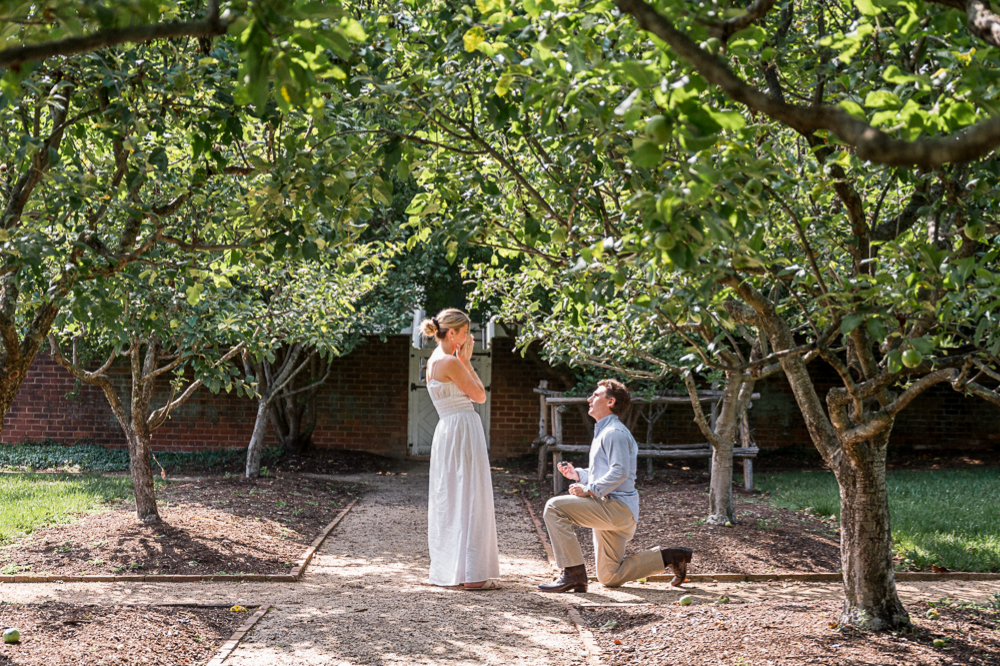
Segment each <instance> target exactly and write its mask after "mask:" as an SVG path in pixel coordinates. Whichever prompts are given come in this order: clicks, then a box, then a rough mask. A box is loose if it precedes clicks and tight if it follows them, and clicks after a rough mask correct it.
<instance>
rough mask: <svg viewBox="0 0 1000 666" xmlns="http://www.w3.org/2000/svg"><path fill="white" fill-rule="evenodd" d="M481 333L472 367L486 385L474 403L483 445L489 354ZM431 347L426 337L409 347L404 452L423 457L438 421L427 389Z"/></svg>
mask: <svg viewBox="0 0 1000 666" xmlns="http://www.w3.org/2000/svg"><path fill="white" fill-rule="evenodd" d="M482 337H483V336H482V335H481V334H480V333H479V332H478V331H476V350H475V351H474V352H473V354H472V367H473V368H475V369H476V374H478V375H479V378H480V379H481V380H483V386H485V387H486V402H484V403H483V404H481V405H474V406H475V408H476V412H477V413H478V414H479V417H480V418H481V419H482V420H483V430H484V431H485V432H486V445H487V446H489V444H490V383H491V375H492V370H493V354H492V353H491V352H490V350H489V349H484V348H483V339H482ZM433 351H434V342H433V341H428V342H427V343H426V346H424V347H423V348H421V349H413V348H411V349H410V417H409V427H408V428H407V430H408V438H407V447H406V452H407V455H409V456H410V457H412V458H426V457H428V456H430V455H431V442H432V441H433V440H434V427H435V426H436V425H437V422H438V415H437V411H436V410H435V409H434V403H432V402H431V396H430V394H429V393H428V392H427V359H428V358H430V355H431V353H432V352H433Z"/></svg>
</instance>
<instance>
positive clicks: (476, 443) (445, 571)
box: [427, 379, 500, 585]
mask: <svg viewBox="0 0 1000 666" xmlns="http://www.w3.org/2000/svg"><path fill="white" fill-rule="evenodd" d="M427 391H428V393H430V396H431V401H433V403H434V407H435V408H436V409H437V413H438V417H439V418H440V420H439V421H438V424H437V427H436V428H435V429H434V441H433V443H432V445H431V471H430V490H429V496H428V506H427V542H428V545H429V547H430V554H431V570H430V576H429V579H430V582H431V583H432V584H434V585H460V584H462V583H476V582H479V581H481V580H486V579H487V578H497V577H498V576H499V575H500V554H499V551H498V549H497V526H496V517H495V516H494V513H493V480H492V477H491V476H490V461H489V454H488V452H487V450H486V434H485V433H484V432H483V422H482V420H481V419H480V418H479V414H477V413H476V412H475V410H474V409H473V407H472V400H470V399H469V396H467V395H465V393H463V392H462V390H461V389H460V388H458V387H457V386H456V385H455V384H454V383H452V382H439V381H438V380H436V379H430V380H428V382H427Z"/></svg>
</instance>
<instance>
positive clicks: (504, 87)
mask: <svg viewBox="0 0 1000 666" xmlns="http://www.w3.org/2000/svg"><path fill="white" fill-rule="evenodd" d="M513 84H514V75H513V74H511V73H510V72H504V73H503V74H502V75H501V76H500V78H499V79H497V84H496V85H495V86H494V87H493V92H494V93H496V96H497V97H503V96H504V95H506V94H507V93H508V92H510V87H511V86H512V85H513Z"/></svg>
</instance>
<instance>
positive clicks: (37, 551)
mask: <svg viewBox="0 0 1000 666" xmlns="http://www.w3.org/2000/svg"><path fill="white" fill-rule="evenodd" d="M362 489H363V488H362V486H361V485H358V484H345V483H332V482H329V481H320V480H314V479H303V478H300V477H296V476H287V477H286V476H279V477H273V478H261V479H257V480H254V481H248V480H245V479H242V478H228V479H227V478H214V477H205V478H202V479H201V480H198V481H185V482H178V483H174V484H170V485H169V486H167V487H165V488H163V489H161V490H160V491H159V493H158V494H157V499H158V503H159V510H160V516H161V517H162V519H163V520H162V522H160V523H159V524H151V525H147V524H143V523H141V522H139V520H138V519H137V518H136V514H135V505H134V503H122V504H120V505H117V506H115V507H113V508H112V509H111V510H109V511H102V512H98V513H92V514H88V515H85V516H82V517H81V518H80V520H79V521H78V522H75V523H72V524H68V525H53V526H51V527H46V528H43V529H40V530H37V531H35V532H34V533H32V534H30V535H28V536H26V537H24V538H23V539H21V540H20V541H18V542H17V543H15V544H14V545H12V546H5V547H3V548H2V549H0V567H4V568H5V571H6V572H10V573H20V574H30V575H61V576H80V575H146V576H148V575H156V574H159V575H174V576H177V575H200V576H205V575H209V576H210V575H225V574H284V573H288V572H289V570H290V569H291V567H292V565H293V563H294V562H295V561H296V560H297V559H299V558H300V557H301V556H302V554H303V552H304V551H305V550H306V548H307V547H308V546H309V544H310V543H311V542H312V540H313V539H314V538H315V537H316V535H317V534H318V533H319V532H320V530H321V529H322V528H323V527H325V526H326V525H327V524H328V523H329V522H330V521H331V520H333V518H334V517H335V516H336V515H337V513H338V512H339V511H340V510H341V509H342V508H343V507H344V506H346V505H347V504H348V503H349V502H350V501H351V500H352V499H354V497H357V496H358V495H359V494H360V493H361V492H362Z"/></svg>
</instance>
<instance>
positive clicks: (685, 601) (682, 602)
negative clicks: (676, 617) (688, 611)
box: [677, 594, 694, 606]
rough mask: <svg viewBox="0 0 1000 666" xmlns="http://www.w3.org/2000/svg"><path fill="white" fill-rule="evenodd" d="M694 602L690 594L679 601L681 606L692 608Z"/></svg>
mask: <svg viewBox="0 0 1000 666" xmlns="http://www.w3.org/2000/svg"><path fill="white" fill-rule="evenodd" d="M693 602H694V599H692V598H691V595H690V594H685V595H684V596H683V597H681V598H680V599H678V600H677V603H679V604H680V605H681V606H690V605H691V604H692V603H693Z"/></svg>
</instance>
